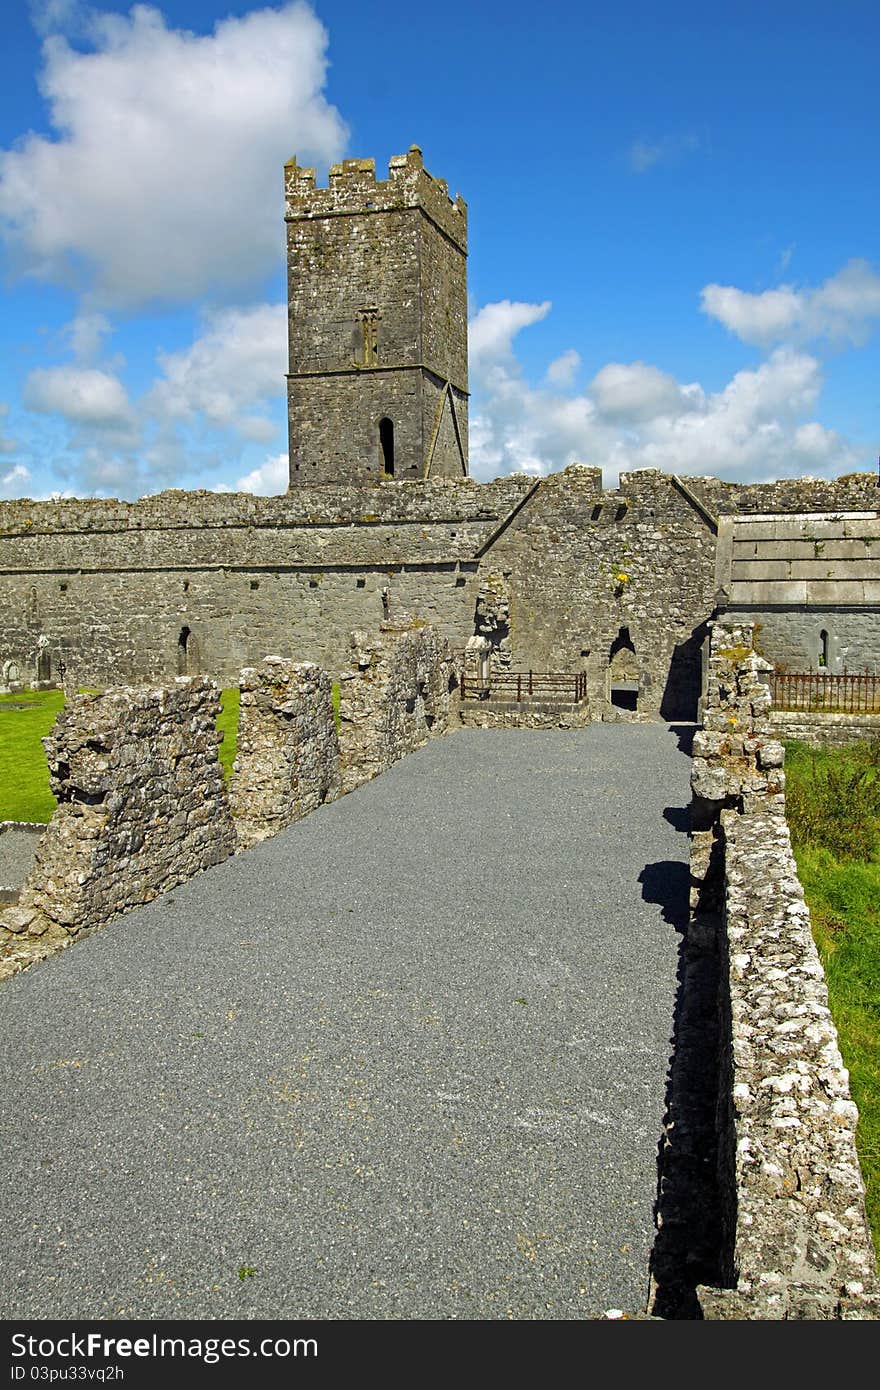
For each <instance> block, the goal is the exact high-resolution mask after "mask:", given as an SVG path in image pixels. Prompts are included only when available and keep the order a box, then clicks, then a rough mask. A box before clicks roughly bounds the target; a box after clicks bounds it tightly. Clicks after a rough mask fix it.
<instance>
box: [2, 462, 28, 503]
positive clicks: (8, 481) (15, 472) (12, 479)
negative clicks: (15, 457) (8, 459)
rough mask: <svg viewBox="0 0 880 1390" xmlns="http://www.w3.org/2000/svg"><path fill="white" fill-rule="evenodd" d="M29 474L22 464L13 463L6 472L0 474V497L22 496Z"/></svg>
mask: <svg viewBox="0 0 880 1390" xmlns="http://www.w3.org/2000/svg"><path fill="white" fill-rule="evenodd" d="M30 476H31V475H30V473H29V472H28V470H27V469H26V468H25V466H24V464H22V463H16V464H14V465H13V466H12V468H10V470H9V472H8V473H4V474H3V475H2V476H0V497H24V496H25V492H24V489H25V487H26V486H27V484H28V482H29V481H30Z"/></svg>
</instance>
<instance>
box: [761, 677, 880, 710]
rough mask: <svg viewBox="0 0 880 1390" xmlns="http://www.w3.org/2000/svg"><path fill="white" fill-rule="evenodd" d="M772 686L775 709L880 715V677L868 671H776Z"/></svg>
mask: <svg viewBox="0 0 880 1390" xmlns="http://www.w3.org/2000/svg"><path fill="white" fill-rule="evenodd" d="M769 684H770V693H771V695H772V697H773V707H774V709H779V710H809V711H813V712H814V713H816V714H880V676H874V675H869V674H868V673H867V672H863V673H861V674H857V675H856V674H851V673H850V672H849V671H843V672H841V673H840V675H832V674H831V672H830V671H829V672H828V673H827V674H826V673H824V672H821V671H819V672H817V671H774V672H773V674H772V675H771V676H770V677H769Z"/></svg>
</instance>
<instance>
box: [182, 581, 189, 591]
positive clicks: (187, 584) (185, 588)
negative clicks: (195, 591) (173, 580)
mask: <svg viewBox="0 0 880 1390" xmlns="http://www.w3.org/2000/svg"><path fill="white" fill-rule="evenodd" d="M183 592H184V593H185V594H188V593H189V580H188V579H184V581H183Z"/></svg>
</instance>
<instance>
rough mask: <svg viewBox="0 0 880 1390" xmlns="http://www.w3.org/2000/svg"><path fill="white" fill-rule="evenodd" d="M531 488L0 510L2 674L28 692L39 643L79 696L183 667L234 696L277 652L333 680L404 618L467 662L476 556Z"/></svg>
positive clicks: (403, 488)
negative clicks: (428, 629)
mask: <svg viewBox="0 0 880 1390" xmlns="http://www.w3.org/2000/svg"><path fill="white" fill-rule="evenodd" d="M530 486H531V483H530V482H529V480H528V479H525V478H514V479H507V480H502V481H501V482H499V483H498V484H497V485H494V484H493V485H486V486H480V485H478V484H475V483H472V482H470V481H466V482H461V483H459V484H457V485H456V484H452V483H443V482H440V483H425V484H401V485H400V486H396V487H386V486H382V487H371V488H355V487H352V488H341V487H340V488H326V487H323V488H322V487H317V488H310V489H305V488H302V489H298V490H297V492H296V494H290V495H289V496H287V497H282V498H254V497H249V496H246V495H235V496H228V495H227V496H224V497H222V498H221V497H219V495H215V494H209V493H189V494H187V493H180V492H173V493H164V494H161V495H160V496H159V497H152V498H144V499H143V500H142V501H140V502H134V503H125V502H115V501H114V502H100V501H98V502H93V503H89V502H75V501H70V502H68V501H64V502H30V501H27V500H19V501H16V502H7V503H0V634H2V637H0V664H2V662H3V661H5V660H12V659H14V660H15V661H16V663H17V664H18V666H19V668H20V671H21V672H22V674H23V675H24V677H25V679H26V680H29V681H32V680H33V679H34V677H35V674H36V669H37V660H38V652H39V650H41V648H40V647H39V643H40V640H41V638H45V639H46V641H47V642H48V643H49V652H50V658H51V660H52V669H53V670H56V671H57V668H58V661H59V659H61V658H63V659H64V660H65V662H66V664H67V665H68V667H69V668H70V669H71V671H72V672H73V673H74V674H75V676H76V679H77V681H78V682H79V683H80V684H91V685H104V684H114V683H119V682H120V681H124V680H139V679H144V678H148V679H156V680H162V679H165V678H167V677H169V676H171V675H174V674H175V673H176V672H178V670H181V669H182V670H184V671H200V672H205V673H210V674H211V675H213V676H215V677H216V678H217V679H218V680H220V681H221V682H222V683H224V684H231V683H232V682H233V681H235V680H237V678H238V672H239V671H240V670H241V668H242V667H243V666H248V665H253V664H255V663H256V662H259V661H260V660H262V658H263V657H264V656H265V655H266V654H267V653H268V652H274V653H277V654H279V655H282V656H285V657H288V658H291V659H308V660H312V661H316V662H318V663H319V664H320V665H323V666H324V667H325V668H326V669H327V670H328V671H329V672H331V673H332V674H338V673H339V672H340V671H341V670H342V668H343V666H344V665H345V663H346V661H347V652H348V644H349V638H350V635H351V632H352V630H353V629H355V628H368V629H370V628H375V627H377V626H378V624H379V623H380V622H382V621H383V620H384V619H386V618H394V617H395V615H397V614H399V613H401V612H406V613H418V614H419V615H420V617H421V618H422V619H424V620H425V621H426V622H430V623H431V624H432V625H434V626H436V627H437V628H438V629H439V630H440V631H441V632H442V633H444V635H446V636H448V637H449V638H450V641H451V642H452V643H453V645H454V646H455V647H459V648H460V647H463V646H464V643H465V641H466V640H467V637H468V636H469V635H470V634H471V632H472V631H473V615H474V609H475V605H476V597H477V561H476V560H475V559H474V555H475V552H476V550H477V549H478V548H479V546H480V545H481V544H482V543H483V541H484V540H485V539H486V538H487V536H488V535H489V534H490V533H491V531H492V530H493V529H494V528H495V527H496V526H497V525H498V523H499V520H500V519H501V518H503V517H504V516H505V515H506V514H507V513H508V512H509V511H510V509H511V507H512V506H515V505H516V503H517V501H518V500H519V499H520V498H521V497H522V496H523V495H524V493H525V492H527V491H528V489H529V487H530ZM182 636H183V637H184V640H185V642H186V651H185V652H183V650H182V645H181V638H182Z"/></svg>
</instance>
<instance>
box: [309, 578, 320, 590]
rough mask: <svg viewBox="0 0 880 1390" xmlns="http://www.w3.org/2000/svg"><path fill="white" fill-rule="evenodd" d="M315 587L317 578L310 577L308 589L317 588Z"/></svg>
mask: <svg viewBox="0 0 880 1390" xmlns="http://www.w3.org/2000/svg"><path fill="white" fill-rule="evenodd" d="M317 587H318V581H317V579H310V580H309V588H310V589H317Z"/></svg>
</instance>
